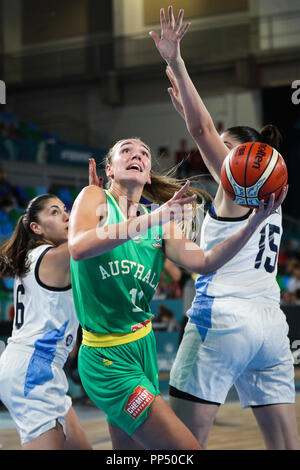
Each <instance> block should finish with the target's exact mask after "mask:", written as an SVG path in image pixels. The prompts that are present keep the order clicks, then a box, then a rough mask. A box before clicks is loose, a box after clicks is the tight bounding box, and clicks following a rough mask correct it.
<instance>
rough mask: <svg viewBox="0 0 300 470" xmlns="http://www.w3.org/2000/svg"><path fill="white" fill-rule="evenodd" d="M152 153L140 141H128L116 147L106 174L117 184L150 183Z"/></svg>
mask: <svg viewBox="0 0 300 470" xmlns="http://www.w3.org/2000/svg"><path fill="white" fill-rule="evenodd" d="M150 171H151V153H150V149H149V147H148V146H147V145H146V144H144V143H143V142H142V141H140V140H135V139H128V140H124V141H122V142H120V144H119V145H118V146H117V147H116V149H115V152H114V155H113V158H112V161H111V164H110V165H107V167H106V173H107V176H108V177H109V178H111V179H112V180H114V181H115V182H125V181H127V182H131V183H134V182H136V183H139V184H141V185H143V186H144V185H145V184H146V183H150V182H151V180H150Z"/></svg>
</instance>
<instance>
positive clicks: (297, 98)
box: [292, 80, 300, 105]
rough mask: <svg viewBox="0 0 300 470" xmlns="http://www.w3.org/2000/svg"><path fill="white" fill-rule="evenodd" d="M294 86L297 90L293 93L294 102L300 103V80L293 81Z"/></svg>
mask: <svg viewBox="0 0 300 470" xmlns="http://www.w3.org/2000/svg"><path fill="white" fill-rule="evenodd" d="M292 88H293V89H295V90H296V91H294V93H293V94H292V103H293V104H296V105H297V104H300V80H295V81H294V82H293V83H292Z"/></svg>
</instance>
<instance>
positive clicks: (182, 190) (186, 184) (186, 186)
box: [172, 180, 191, 199]
mask: <svg viewBox="0 0 300 470" xmlns="http://www.w3.org/2000/svg"><path fill="white" fill-rule="evenodd" d="M190 184H191V182H190V181H189V180H187V182H186V183H185V184H184V185H183V186H182V188H180V189H179V191H176V193H175V194H174V196H173V198H172V199H180V198H181V197H182V196H183V194H184V193H185V192H186V190H187V189H188V187H189V186H190Z"/></svg>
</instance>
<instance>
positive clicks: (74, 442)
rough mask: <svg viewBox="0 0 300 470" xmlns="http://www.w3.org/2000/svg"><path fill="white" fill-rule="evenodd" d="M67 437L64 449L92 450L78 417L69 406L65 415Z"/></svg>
mask: <svg viewBox="0 0 300 470" xmlns="http://www.w3.org/2000/svg"><path fill="white" fill-rule="evenodd" d="M66 431H67V439H66V441H65V447H64V448H65V450H92V449H93V448H92V446H91V444H90V443H89V441H88V438H87V436H86V434H85V432H84V430H83V428H82V426H81V423H80V421H79V418H78V416H77V414H76V412H75V410H74V409H73V407H71V408H70V409H69V411H68V413H67V416H66Z"/></svg>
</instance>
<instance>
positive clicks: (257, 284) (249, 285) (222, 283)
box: [192, 208, 282, 309]
mask: <svg viewBox="0 0 300 470" xmlns="http://www.w3.org/2000/svg"><path fill="white" fill-rule="evenodd" d="M249 216H250V211H249V213H248V214H246V216H244V217H241V218H238V219H227V218H221V217H217V216H216V215H214V214H213V213H212V211H210V212H208V213H207V215H206V217H205V219H204V222H203V225H202V232H201V244H200V246H201V248H203V249H204V250H209V249H211V248H212V247H213V246H215V245H217V244H218V243H221V242H223V241H224V240H226V239H228V238H229V237H231V236H232V235H234V234H235V233H236V232H237V231H238V230H240V229H241V228H242V227H243V226H244V225H245V224H246V223H247V220H248V217H249ZM281 235H282V216H281V208H279V209H278V210H277V211H276V213H274V214H271V215H270V216H269V217H268V218H267V219H266V220H264V222H263V223H262V224H261V225H260V226H259V227H258V228H257V229H256V231H255V232H254V234H253V235H252V237H251V238H250V240H249V241H248V243H247V244H246V245H245V246H244V247H243V248H242V249H241V250H240V251H239V252H238V253H237V254H236V255H235V256H234V257H233V258H232V259H231V260H230V261H229V262H228V263H226V264H225V265H224V266H223V267H222V268H220V269H218V270H217V271H216V272H215V273H212V274H210V275H207V276H201V275H199V276H198V277H197V279H196V283H195V288H196V297H195V299H194V302H193V306H192V309H197V308H201V306H202V307H203V302H204V301H206V302H208V301H213V298H216V297H217V298H220V297H238V298H240V299H253V300H255V301H256V302H259V301H262V302H263V301H264V302H266V301H267V302H276V303H278V302H279V301H280V289H279V286H278V284H277V282H276V274H277V259H278V252H279V246H280V240H281Z"/></svg>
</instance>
